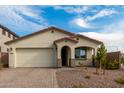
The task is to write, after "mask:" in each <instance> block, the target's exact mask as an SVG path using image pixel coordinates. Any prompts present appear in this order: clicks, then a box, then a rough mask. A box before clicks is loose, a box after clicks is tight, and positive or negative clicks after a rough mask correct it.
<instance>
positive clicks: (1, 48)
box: [0, 25, 19, 64]
mask: <svg viewBox="0 0 124 93" xmlns="http://www.w3.org/2000/svg"><path fill="white" fill-rule="evenodd" d="M18 37H19V36H18V35H16V34H15V33H14V32H12V31H10V30H9V29H8V28H6V27H4V26H2V25H0V62H3V64H7V57H6V56H7V52H8V50H9V49H8V46H7V45H5V44H4V43H5V42H7V41H10V40H14V39H16V38H18Z"/></svg>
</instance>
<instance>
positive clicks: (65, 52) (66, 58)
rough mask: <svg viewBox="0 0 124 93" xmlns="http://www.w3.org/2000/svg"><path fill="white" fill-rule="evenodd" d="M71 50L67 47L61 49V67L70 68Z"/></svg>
mask: <svg viewBox="0 0 124 93" xmlns="http://www.w3.org/2000/svg"><path fill="white" fill-rule="evenodd" d="M70 58H71V49H70V48H69V47H68V46H64V47H62V49H61V59H62V66H70Z"/></svg>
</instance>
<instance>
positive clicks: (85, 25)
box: [70, 18, 91, 28]
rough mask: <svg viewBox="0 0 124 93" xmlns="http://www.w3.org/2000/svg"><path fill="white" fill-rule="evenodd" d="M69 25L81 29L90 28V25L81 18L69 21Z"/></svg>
mask: <svg viewBox="0 0 124 93" xmlns="http://www.w3.org/2000/svg"><path fill="white" fill-rule="evenodd" d="M70 24H73V25H77V26H80V27H83V28H90V27H91V26H90V24H89V23H88V22H87V21H86V20H84V19H82V18H75V19H73V20H72V21H70Z"/></svg>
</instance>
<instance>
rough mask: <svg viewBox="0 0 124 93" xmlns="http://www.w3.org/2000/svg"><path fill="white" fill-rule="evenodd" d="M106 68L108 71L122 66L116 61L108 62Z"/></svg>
mask: <svg viewBox="0 0 124 93" xmlns="http://www.w3.org/2000/svg"><path fill="white" fill-rule="evenodd" d="M106 68H107V69H119V68H120V64H119V62H117V61H116V60H115V61H112V60H110V61H108V62H106Z"/></svg>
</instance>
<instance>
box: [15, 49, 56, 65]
mask: <svg viewBox="0 0 124 93" xmlns="http://www.w3.org/2000/svg"><path fill="white" fill-rule="evenodd" d="M54 53H55V52H54V51H53V49H50V48H49V49H30V48H27V49H16V67H55V65H56V62H55V54H54Z"/></svg>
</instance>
